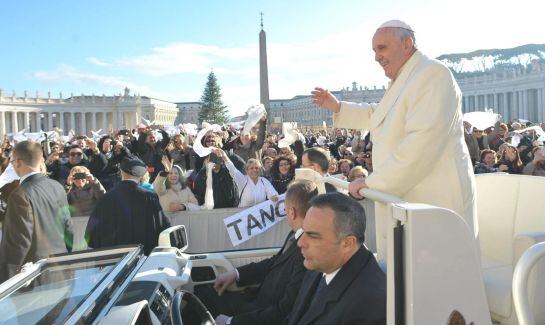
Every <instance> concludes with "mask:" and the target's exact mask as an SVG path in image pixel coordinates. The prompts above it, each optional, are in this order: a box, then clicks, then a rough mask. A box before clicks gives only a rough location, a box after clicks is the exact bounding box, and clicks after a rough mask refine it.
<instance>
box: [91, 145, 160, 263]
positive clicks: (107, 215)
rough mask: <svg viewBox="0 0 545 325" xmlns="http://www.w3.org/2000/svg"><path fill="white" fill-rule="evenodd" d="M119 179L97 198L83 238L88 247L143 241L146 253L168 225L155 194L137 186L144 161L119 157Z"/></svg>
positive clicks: (142, 171) (143, 170)
mask: <svg viewBox="0 0 545 325" xmlns="http://www.w3.org/2000/svg"><path fill="white" fill-rule="evenodd" d="M120 168H121V182H120V183H119V184H118V185H117V186H116V187H114V188H113V189H112V190H111V191H110V192H108V193H106V194H105V195H104V196H103V197H102V198H100V200H99V201H98V202H97V205H96V207H95V209H94V211H93V212H92V213H91V216H90V217H89V221H88V223H87V229H86V230H85V238H86V239H87V243H88V245H89V247H91V248H102V247H109V246H115V245H128V244H142V245H144V252H145V253H146V255H148V254H149V253H150V252H151V250H152V249H153V248H154V247H156V246H157V242H158V239H159V234H160V233H161V231H163V230H165V229H166V228H168V227H169V226H170V222H169V221H168V219H167V218H166V217H165V216H164V215H163V213H162V210H161V205H160V204H159V198H158V197H157V194H155V193H152V192H149V191H147V190H145V189H143V188H142V187H140V179H141V178H142V176H144V174H145V173H146V165H145V164H144V163H143V162H142V161H141V160H140V159H138V158H136V157H132V156H131V157H126V158H124V159H123V160H122V161H121V166H120Z"/></svg>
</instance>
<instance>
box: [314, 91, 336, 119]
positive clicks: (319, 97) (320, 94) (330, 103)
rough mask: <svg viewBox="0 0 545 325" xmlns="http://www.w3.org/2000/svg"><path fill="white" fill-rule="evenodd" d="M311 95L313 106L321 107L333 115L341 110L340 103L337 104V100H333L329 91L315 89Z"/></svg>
mask: <svg viewBox="0 0 545 325" xmlns="http://www.w3.org/2000/svg"><path fill="white" fill-rule="evenodd" d="M311 94H312V102H313V103H314V104H317V105H319V106H322V107H323V108H325V109H328V110H330V111H332V112H333V113H338V112H339V111H340V110H341V102H339V101H338V100H337V98H335V96H333V94H332V93H330V92H329V90H327V89H323V88H320V87H316V88H314V90H313V91H312V92H311Z"/></svg>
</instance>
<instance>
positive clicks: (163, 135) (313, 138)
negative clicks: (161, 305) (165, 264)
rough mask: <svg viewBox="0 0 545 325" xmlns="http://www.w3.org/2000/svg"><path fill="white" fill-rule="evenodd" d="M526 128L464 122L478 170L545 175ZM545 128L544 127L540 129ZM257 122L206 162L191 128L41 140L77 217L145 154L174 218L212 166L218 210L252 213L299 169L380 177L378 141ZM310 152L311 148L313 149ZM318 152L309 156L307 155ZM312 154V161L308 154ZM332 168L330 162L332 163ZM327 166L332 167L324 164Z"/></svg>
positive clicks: (150, 181) (228, 132)
mask: <svg viewBox="0 0 545 325" xmlns="http://www.w3.org/2000/svg"><path fill="white" fill-rule="evenodd" d="M525 127H526V125H523V124H521V123H519V122H513V123H510V124H505V123H499V122H498V123H497V124H496V125H495V126H494V127H490V128H488V129H486V130H478V129H476V128H473V127H471V125H469V124H467V123H466V134H465V140H466V144H467V146H468V150H469V152H470V156H471V159H472V163H473V165H474V171H475V173H476V174H480V173H493V172H504V173H510V174H525V175H536V176H545V148H544V147H543V145H542V143H540V142H539V141H537V138H538V136H536V132H535V130H529V131H528V132H523V133H517V137H516V139H517V142H518V143H516V145H514V143H513V136H514V135H515V133H514V131H517V130H521V129H524V128H525ZM541 127H542V128H545V123H544V124H541ZM265 129H266V127H265V124H264V123H259V124H258V125H257V126H256V127H255V128H254V130H252V132H250V134H249V135H242V134H241V132H240V130H236V129H235V128H234V127H232V126H224V127H223V128H222V129H221V131H220V132H215V131H209V132H207V133H206V135H205V136H204V137H203V138H202V141H201V143H202V145H203V146H204V147H205V148H208V147H214V148H215V149H214V151H213V152H212V153H211V154H210V155H209V156H206V157H200V156H199V155H198V154H197V153H196V152H195V151H194V150H193V145H194V141H195V140H196V135H194V134H193V135H190V134H187V133H186V132H185V131H184V130H183V128H179V129H178V130H177V132H176V133H175V134H174V135H173V136H170V135H169V134H168V133H167V132H166V131H165V130H163V129H162V128H161V127H158V126H157V127H153V128H141V129H135V130H117V131H112V132H111V133H110V134H106V135H103V136H102V137H100V138H99V139H96V140H95V139H92V138H89V137H87V136H74V137H73V138H71V139H68V141H66V142H64V141H63V140H62V138H61V137H55V138H53V139H47V140H45V141H43V142H42V143H41V146H42V150H43V155H44V161H45V166H44V169H45V170H44V172H45V174H46V175H47V176H48V177H49V178H51V179H53V180H56V181H57V182H59V183H60V184H61V185H62V186H64V188H65V190H66V194H67V198H68V202H69V204H70V211H71V215H72V216H89V215H90V214H91V212H92V210H93V209H94V207H95V205H96V203H97V202H98V200H99V199H100V198H101V197H102V196H103V195H104V194H105V193H106V192H108V191H110V190H111V189H112V188H114V187H115V186H116V185H117V184H118V183H119V182H120V181H121V173H120V163H121V161H122V160H123V158H125V157H131V156H136V157H139V158H140V159H141V160H142V161H143V162H144V163H145V164H146V166H147V167H146V171H147V172H146V175H145V176H144V177H143V181H142V184H141V186H142V187H144V188H146V189H148V190H150V191H154V192H155V193H157V195H158V196H159V198H160V202H161V207H162V209H163V211H165V212H167V213H175V212H178V211H185V210H189V211H194V210H199V209H201V208H203V206H204V202H205V193H206V187H207V183H206V180H207V177H208V174H207V169H211V173H210V175H211V177H212V182H211V186H212V192H213V202H214V206H213V207H214V208H230V207H249V206H253V205H255V204H258V203H260V202H263V201H265V200H267V199H272V200H276V199H277V197H278V195H279V194H283V193H284V192H285V191H286V189H287V186H288V185H289V183H290V182H291V181H293V179H294V178H295V169H296V168H299V167H309V168H313V169H315V170H316V171H317V172H319V173H320V174H321V175H326V174H328V175H333V176H335V177H339V178H341V179H343V180H347V181H354V180H355V179H358V178H363V179H364V178H366V177H367V176H369V175H370V174H371V173H373V162H372V157H373V143H372V141H371V139H370V136H369V133H363V135H362V132H361V131H353V130H347V129H334V130H333V132H328V130H327V128H324V129H323V130H321V131H320V132H311V131H307V132H302V136H301V138H300V139H297V140H296V141H295V142H294V143H292V144H291V145H289V146H283V147H279V140H280V139H281V138H282V135H281V134H272V133H268V134H267V133H266V132H265ZM14 145H15V143H14V142H13V141H10V139H9V138H8V137H7V136H5V137H4V143H3V145H2V156H1V158H0V168H1V171H2V172H3V171H4V170H5V169H6V168H7V167H8V164H9V157H10V153H11V150H12V148H13V147H14ZM310 148H313V149H311V150H310ZM309 150H310V151H312V152H311V153H310V154H309V155H304V154H305V152H308V151H309ZM303 156H304V157H305V158H307V157H310V160H313V161H308V159H306V160H307V161H306V163H305V158H303ZM325 163H327V166H325V165H324V164H325ZM325 167H327V168H325ZM11 189H13V184H12V183H8V184H6V185H4V187H3V188H2V189H1V190H0V192H1V193H2V197H3V201H4V208H5V201H6V198H7V195H8V194H9V192H10V190H11Z"/></svg>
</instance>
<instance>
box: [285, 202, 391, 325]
mask: <svg viewBox="0 0 545 325" xmlns="http://www.w3.org/2000/svg"><path fill="white" fill-rule="evenodd" d="M310 206H311V207H310V209H309V210H308V212H307V215H306V217H305V221H304V222H303V230H304V234H303V235H302V236H301V237H300V238H299V241H298V243H297V244H298V246H299V247H300V248H301V253H302V254H303V256H304V259H305V260H304V264H305V267H306V268H307V269H308V270H309V271H308V272H307V274H306V275H305V278H304V280H303V284H302V285H301V289H300V291H299V295H298V296H297V300H296V301H295V305H294V306H293V310H292V312H291V314H290V316H289V317H288V319H286V321H285V322H284V324H289V325H292V324H300V325H305V324H313V325H319V324H324V325H325V324H327V325H335V324H358V325H366V324H386V277H385V275H384V273H383V272H382V270H381V269H380V268H379V266H378V264H377V262H376V260H375V257H374V256H373V254H372V253H370V252H369V251H368V250H367V249H366V248H365V246H363V241H364V233H365V212H364V210H363V208H362V207H361V205H360V204H358V203H357V202H356V201H355V200H353V199H351V198H349V197H348V196H346V195H344V194H341V193H326V194H322V195H319V196H317V197H315V198H314V199H312V200H311V202H310Z"/></svg>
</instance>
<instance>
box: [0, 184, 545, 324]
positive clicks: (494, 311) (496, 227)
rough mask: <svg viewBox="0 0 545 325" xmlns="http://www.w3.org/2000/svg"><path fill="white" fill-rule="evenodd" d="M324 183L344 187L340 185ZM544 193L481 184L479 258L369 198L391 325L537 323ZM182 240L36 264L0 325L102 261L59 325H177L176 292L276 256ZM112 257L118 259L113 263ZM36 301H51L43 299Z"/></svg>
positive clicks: (440, 224) (411, 206) (443, 221)
mask: <svg viewBox="0 0 545 325" xmlns="http://www.w3.org/2000/svg"><path fill="white" fill-rule="evenodd" d="M326 181H331V182H333V183H335V184H336V185H338V186H340V187H345V186H346V183H342V181H341V182H339V180H330V179H327V180H326ZM543 193H545V178H539V177H530V176H516V175H503V174H495V175H493V174H490V175H485V176H478V177H477V194H478V197H477V203H478V207H479V223H480V229H481V233H480V246H481V247H480V249H479V247H477V245H476V243H475V241H474V239H473V233H472V231H471V230H470V229H469V227H468V226H467V224H466V223H465V221H464V220H463V219H462V218H461V217H460V216H458V215H456V214H455V213H453V212H452V211H450V210H446V209H442V208H437V207H433V206H429V205H424V204H417V203H405V202H403V201H402V200H399V199H398V198H395V197H391V196H388V195H386V194H383V193H377V192H374V191H371V190H366V191H365V194H366V195H367V197H369V198H371V199H373V200H375V203H376V204H385V205H386V206H387V207H388V209H387V211H388V214H387V215H385V216H376V217H380V218H387V225H388V231H387V243H386V244H387V247H388V249H387V256H386V258H385V259H384V260H385V261H386V265H383V268H384V269H385V272H386V274H387V294H388V296H387V312H388V314H387V322H388V324H461V323H459V321H460V320H461V319H463V320H465V323H466V324H470V323H472V322H473V323H474V324H491V323H492V322H495V323H502V324H525V325H526V324H544V322H545V317H544V313H545V311H544V310H545V308H543V307H545V300H544V299H545V298H544V297H545V271H544V270H545V262H544V259H543V258H540V257H542V256H544V255H545V244H543V243H541V244H540V243H539V242H543V241H544V240H545V216H544V213H543V211H545V200H543V199H542V196H543ZM210 217H212V215H211V216H210ZM189 233H190V235H189V236H188V237H186V236H187V232H186V230H185V227H183V226H175V227H172V228H170V229H168V230H166V231H165V232H164V233H163V234H162V236H161V238H160V240H159V244H160V246H159V247H157V248H156V249H155V250H154V251H153V252H152V253H151V254H150V255H149V256H148V257H146V256H144V255H143V254H141V252H140V251H139V249H137V248H135V247H132V248H113V249H109V250H93V251H84V252H80V253H74V254H67V255H63V256H59V257H52V258H49V259H47V260H42V261H40V262H37V263H35V264H34V265H31V266H29V267H27V268H26V269H25V270H24V271H22V272H21V273H20V274H18V275H16V276H15V277H13V278H11V279H10V280H8V281H7V282H5V283H3V284H1V285H0V322H2V323H8V324H9V323H16V322H17V321H16V318H17V317H18V316H21V315H22V314H21V312H22V311H21V309H20V308H17V307H16V305H17V303H21V304H22V302H21V301H19V302H18V300H17V299H19V300H21V299H25V296H24V295H22V294H19V295H18V296H13V295H14V292H16V291H17V290H19V289H24V288H26V287H29V286H30V287H32V285H29V283H31V282H32V281H34V280H35V279H36V278H37V277H39V276H40V275H41V274H42V273H43V272H44V270H46V269H48V268H49V269H51V268H53V269H55V268H57V269H62V268H63V267H60V265H64V264H63V263H68V262H67V261H71V263H72V264H70V265H69V266H66V267H64V269H70V268H71V267H74V265H76V266H77V267H78V268H80V267H83V266H84V265H86V263H91V262H89V261H99V260H100V261H104V263H106V265H108V266H100V263H102V262H100V263H99V267H95V269H94V270H95V272H96V273H97V274H99V273H100V272H102V271H103V270H105V269H107V270H108V272H109V273H108V274H104V275H101V276H103V277H102V278H97V277H96V275H95V274H93V276H95V277H94V278H93V277H91V279H93V280H96V285H95V283H93V285H95V286H94V287H93V288H92V290H90V291H89V293H87V294H86V296H85V297H84V298H83V299H81V300H80V301H79V303H78V304H76V305H77V306H76V307H77V308H75V309H74V310H73V311H71V312H70V313H69V314H67V315H66V317H64V318H63V319H60V320H58V323H68V324H73V323H77V322H85V323H93V324H98V323H101V324H116V325H118V324H134V323H135V322H137V321H142V320H146V321H147V322H149V323H153V324H161V323H164V322H166V321H167V319H170V321H172V319H174V318H173V317H174V316H176V315H174V314H175V313H173V310H174V306H176V303H177V302H178V300H177V298H179V297H180V296H179V295H178V294H177V292H178V291H179V290H185V291H188V292H192V291H193V289H194V288H195V286H199V285H210V284H212V283H213V282H214V280H215V278H216V276H217V275H218V274H220V273H223V272H226V271H229V270H232V269H233V268H235V267H237V266H240V265H244V264H247V263H249V262H252V261H259V260H262V259H264V258H267V257H269V256H271V255H273V254H275V253H276V252H277V249H275V248H269V249H256V250H239V251H226V252H216V253H202V254H188V253H185V250H186V249H187V247H188V246H187V244H188V242H189V246H191V241H192V238H191V236H192V235H191V232H189ZM116 254H117V255H116ZM112 255H114V256H120V257H118V259H119V261H117V262H116V264H113V262H112V259H111V257H110V256H112ZM379 259H380V257H379ZM74 263H75V264H74ZM108 263H110V264H108ZM517 263H518V265H517ZM481 264H482V265H481ZM129 266H130V267H129ZM76 270H79V269H77V268H76ZM74 272H76V271H74ZM513 274H514V275H515V280H514V282H513ZM121 275H122V276H121ZM75 278H77V277H75ZM512 287H513V288H514V289H513V291H512V290H511V288H512ZM68 288H69V289H68ZM74 288H77V285H76V286H74V285H73V284H72V285H71V286H66V287H63V286H59V287H58V288H56V289H55V290H56V291H51V290H49V291H48V290H45V289H47V288H44V289H43V290H41V291H39V292H38V293H37V295H35V296H32V295H31V294H29V293H24V294H26V295H27V299H33V301H34V303H33V304H30V305H28V304H25V308H26V309H25V311H24V313H26V314H25V315H27V316H28V317H30V315H37V316H36V317H35V318H33V319H34V320H40V319H42V317H44V315H46V314H47V313H45V314H44V310H45V311H48V310H49V309H48V308H50V309H52V308H53V304H54V301H53V299H52V297H53V295H52V292H54V293H56V295H57V296H61V297H62V296H63V294H66V293H67V292H68V293H70V292H75V291H77V290H75V289H74ZM49 289H51V288H49ZM229 289H230V290H237V289H238V288H236V286H233V287H231V288H229ZM63 290H64V291H63ZM23 291H24V290H23ZM43 295H49V296H47V297H45V296H44V297H45V299H44V298H43V297H42V296H43ZM40 297H42V298H40ZM78 297H80V296H78ZM38 298H40V299H38ZM80 298H81V297H80ZM7 300H10V301H9V303H6V301H7ZM173 302H174V303H173ZM500 303H501V304H500ZM178 307H179V306H178ZM515 307H516V308H515ZM182 310H183V309H182ZM40 312H41V313H42V314H40ZM33 313H34V314H33ZM47 315H49V314H47ZM517 316H518V317H517ZM457 321H458V323H456V322H457Z"/></svg>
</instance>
